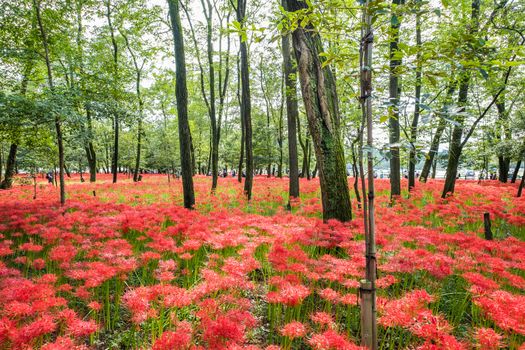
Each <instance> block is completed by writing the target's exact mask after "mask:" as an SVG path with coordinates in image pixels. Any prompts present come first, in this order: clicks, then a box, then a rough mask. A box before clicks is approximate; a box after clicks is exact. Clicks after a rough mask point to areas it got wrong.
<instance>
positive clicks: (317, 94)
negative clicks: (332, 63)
mask: <svg viewBox="0 0 525 350" xmlns="http://www.w3.org/2000/svg"><path fill="white" fill-rule="evenodd" d="M286 5H287V6H286V9H287V10H288V11H291V12H294V11H299V10H302V9H305V8H308V5H307V4H306V3H305V2H304V1H300V0H287V4H286ZM292 38H293V47H294V50H295V56H296V59H297V66H298V71H299V80H300V81H301V89H302V95H303V101H304V105H305V109H306V116H307V118H308V127H309V129H310V135H311V137H312V141H313V145H314V149H315V154H316V158H317V166H318V169H319V179H320V183H321V196H322V204H323V219H324V220H329V219H338V220H340V221H349V220H351V219H352V209H351V205H350V193H349V190H348V181H347V178H346V162H345V156H344V152H343V145H342V142H341V135H340V116H339V110H338V101H337V94H336V86H335V79H334V77H333V74H332V71H331V69H330V67H324V68H323V61H322V58H321V57H320V56H319V53H320V52H322V41H321V37H320V36H319V34H318V33H316V32H315V28H313V27H312V26H311V25H309V26H307V27H301V26H299V27H298V28H297V29H296V30H295V31H294V32H293V33H292Z"/></svg>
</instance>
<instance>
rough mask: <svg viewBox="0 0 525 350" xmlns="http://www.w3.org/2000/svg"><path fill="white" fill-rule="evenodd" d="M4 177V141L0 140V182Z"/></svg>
mask: <svg viewBox="0 0 525 350" xmlns="http://www.w3.org/2000/svg"><path fill="white" fill-rule="evenodd" d="M3 179H4V143H3V142H1V141H0V184H1V183H2V180H3Z"/></svg>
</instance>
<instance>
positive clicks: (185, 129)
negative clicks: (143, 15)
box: [168, 0, 195, 209]
mask: <svg viewBox="0 0 525 350" xmlns="http://www.w3.org/2000/svg"><path fill="white" fill-rule="evenodd" d="M168 5H169V14H170V19H171V26H172V32H173V43H174V49H175V66H176V84H177V85H176V86H175V94H176V98H177V113H178V124H179V144H180V158H181V172H182V188H183V194H184V207H185V208H187V209H193V207H194V205H195V194H194V190H193V171H192V162H191V140H190V138H191V132H190V125H189V122H188V87H187V85H186V59H185V55H184V38H183V34H182V26H181V22H180V13H179V1H178V0H168Z"/></svg>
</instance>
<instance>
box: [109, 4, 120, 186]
mask: <svg viewBox="0 0 525 350" xmlns="http://www.w3.org/2000/svg"><path fill="white" fill-rule="evenodd" d="M112 16H113V9H112V6H111V0H106V20H107V22H108V28H109V34H110V37H111V50H112V52H111V53H112V58H113V62H112V64H113V72H112V79H113V81H112V93H113V98H114V99H115V100H116V99H117V85H118V84H119V79H120V77H119V62H118V57H119V47H118V43H117V38H116V36H115V27H114V25H113V19H112ZM112 114H113V132H114V133H113V156H112V161H111V173H112V174H113V183H117V175H118V166H119V132H120V120H119V114H120V111H119V110H118V109H117V108H113V111H112Z"/></svg>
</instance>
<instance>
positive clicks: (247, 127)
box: [230, 0, 254, 199]
mask: <svg viewBox="0 0 525 350" xmlns="http://www.w3.org/2000/svg"><path fill="white" fill-rule="evenodd" d="M230 1H231V2H232V5H233V6H234V8H235V12H236V14H237V23H239V26H240V27H239V28H240V33H239V39H240V49H239V50H240V56H241V57H240V72H239V74H240V77H241V118H242V120H243V123H244V150H245V152H246V180H245V181H244V193H245V194H246V197H248V199H251V198H252V187H253V170H254V169H253V142H252V104H251V94H250V66H249V64H250V63H249V61H248V44H247V42H246V40H247V35H246V6H247V0H237V4H236V5H235V4H233V0H230Z"/></svg>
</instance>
